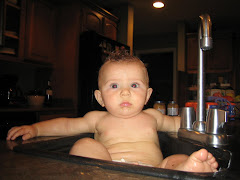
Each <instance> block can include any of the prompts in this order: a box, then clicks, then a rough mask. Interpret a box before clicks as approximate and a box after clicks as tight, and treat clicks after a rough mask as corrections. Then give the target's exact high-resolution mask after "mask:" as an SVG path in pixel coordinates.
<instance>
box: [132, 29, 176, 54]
mask: <svg viewBox="0 0 240 180" xmlns="http://www.w3.org/2000/svg"><path fill="white" fill-rule="evenodd" d="M133 48H134V51H138V50H149V49H161V48H177V33H165V34H159V35H156V34H153V35H150V36H144V35H142V36H134V39H133Z"/></svg>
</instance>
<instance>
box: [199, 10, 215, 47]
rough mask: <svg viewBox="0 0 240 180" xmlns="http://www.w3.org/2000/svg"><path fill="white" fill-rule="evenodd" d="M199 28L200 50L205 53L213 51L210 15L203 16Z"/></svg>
mask: <svg viewBox="0 0 240 180" xmlns="http://www.w3.org/2000/svg"><path fill="white" fill-rule="evenodd" d="M199 17H200V18H201V24H200V27H199V39H200V48H201V49H202V50H204V51H206V50H209V49H212V22H211V19H210V16H209V15H208V14H202V15H201V16H199Z"/></svg>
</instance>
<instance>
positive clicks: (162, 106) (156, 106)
mask: <svg viewBox="0 0 240 180" xmlns="http://www.w3.org/2000/svg"><path fill="white" fill-rule="evenodd" d="M153 108H154V109H156V110H158V111H160V112H161V113H162V114H166V106H165V102H164V101H156V102H155V104H154V105H153Z"/></svg>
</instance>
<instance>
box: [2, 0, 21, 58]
mask: <svg viewBox="0 0 240 180" xmlns="http://www.w3.org/2000/svg"><path fill="white" fill-rule="evenodd" d="M25 6H26V1H25V0H18V1H14V0H2V1H0V58H1V59H9V60H18V59H17V58H18V57H22V56H23V44H24V38H23V37H24V31H25V15H26V14H25Z"/></svg>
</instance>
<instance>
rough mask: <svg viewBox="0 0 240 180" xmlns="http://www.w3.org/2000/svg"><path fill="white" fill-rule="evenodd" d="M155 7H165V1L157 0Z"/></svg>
mask: <svg viewBox="0 0 240 180" xmlns="http://www.w3.org/2000/svg"><path fill="white" fill-rule="evenodd" d="M153 7H155V8H163V7H164V4H163V2H160V1H156V2H154V3H153Z"/></svg>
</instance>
